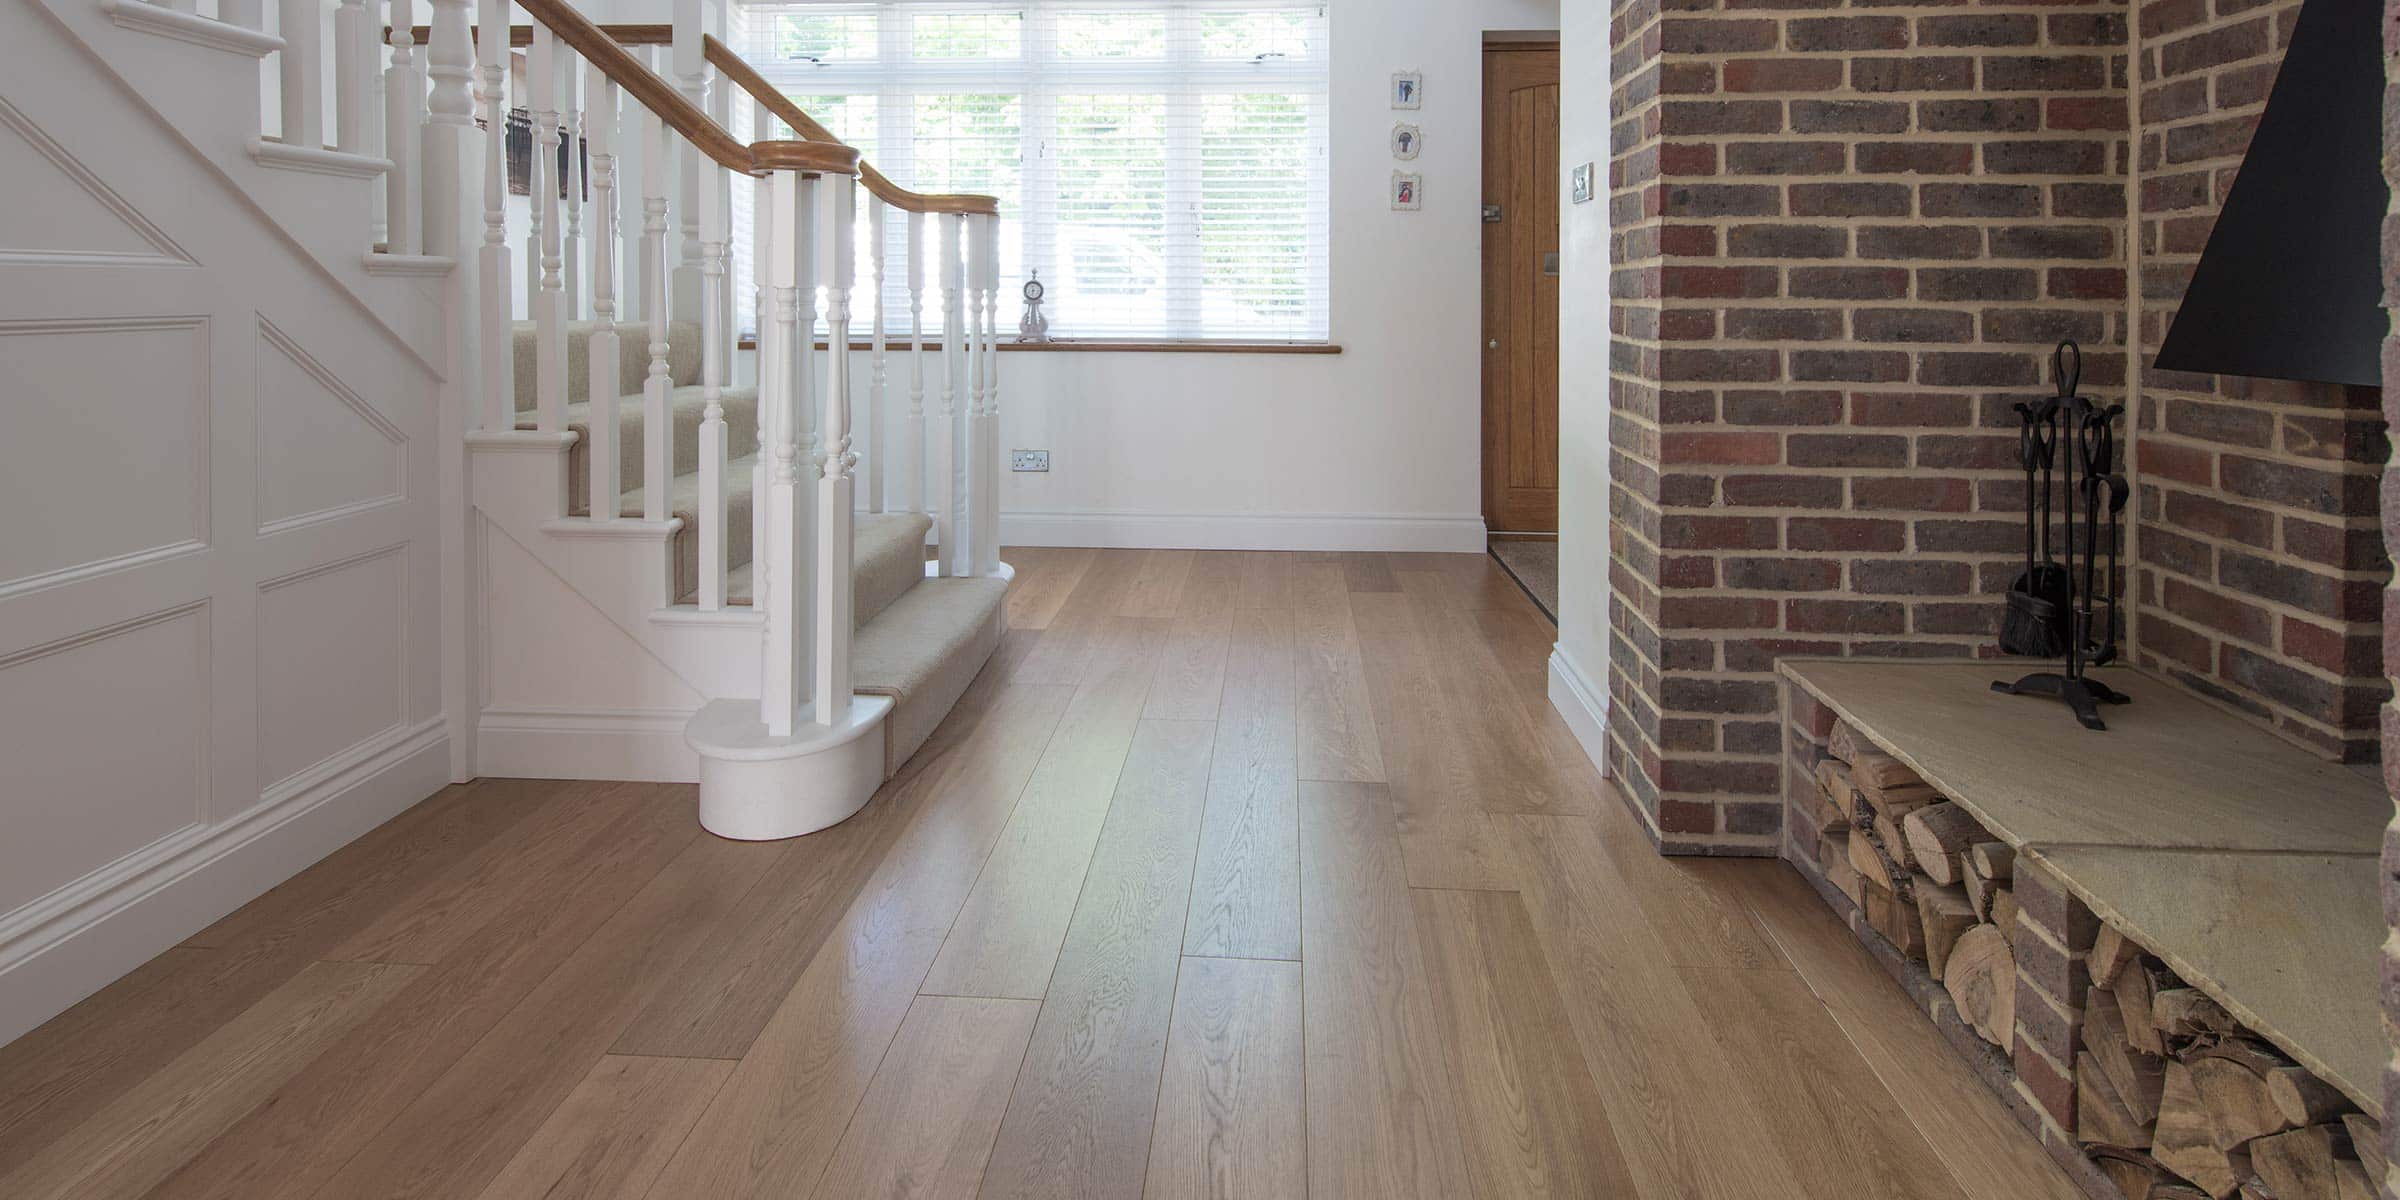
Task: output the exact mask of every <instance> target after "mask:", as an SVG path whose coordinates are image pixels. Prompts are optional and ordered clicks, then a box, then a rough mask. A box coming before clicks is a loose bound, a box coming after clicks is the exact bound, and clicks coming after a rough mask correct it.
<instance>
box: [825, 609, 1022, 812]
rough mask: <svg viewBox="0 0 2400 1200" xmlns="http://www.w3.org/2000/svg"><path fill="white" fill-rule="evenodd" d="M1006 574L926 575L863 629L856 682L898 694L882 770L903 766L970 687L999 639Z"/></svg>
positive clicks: (853, 667) (856, 649)
mask: <svg viewBox="0 0 2400 1200" xmlns="http://www.w3.org/2000/svg"><path fill="white" fill-rule="evenodd" d="M1007 601H1008V581H1007V580H1004V579H984V578H964V579H961V578H948V579H924V580H920V581H918V583H917V585H916V586H915V587H912V588H910V589H909V590H908V593H907V594H906V595H904V596H901V597H900V598H899V599H898V600H895V601H893V602H892V604H891V606H890V607H889V608H886V609H884V610H883V612H882V613H881V614H880V615H878V616H877V617H876V618H875V619H874V620H873V621H870V622H868V623H867V624H866V625H865V626H864V627H862V628H861V629H860V630H859V632H858V640H857V641H856V642H854V643H852V653H851V659H850V672H851V681H852V683H851V686H852V687H853V688H854V689H855V690H857V691H860V692H865V693H868V694H870V695H877V696H890V697H893V701H894V702H893V705H892V715H891V716H890V717H889V718H888V719H887V720H886V723H885V725H884V733H883V737H884V759H885V762H884V771H885V773H886V774H889V773H890V772H892V771H894V770H897V769H898V768H899V765H900V764H901V763H904V762H906V761H908V757H909V755H912V754H915V753H916V752H917V747H919V746H922V745H924V744H925V739H926V738H928V737H930V736H932V734H933V730H934V727H935V726H937V725H939V724H941V721H942V718H943V717H944V716H946V715H948V713H949V712H950V707H951V706H952V705H953V704H956V703H957V702H958V698H959V696H960V695H962V694H963V693H965V691H966V690H967V685H968V684H969V683H972V682H974V680H975V676H976V675H977V674H978V673H979V672H981V671H982V670H983V664H984V662H985V661H986V660H988V659H989V658H991V656H992V652H993V651H994V650H996V649H998V648H999V646H1000V635H1001V633H1002V632H1003V631H1004V630H1005V627H1006V620H1005V618H1004V617H1003V615H1002V610H1003V608H1004V607H1005V605H1006V604H1007Z"/></svg>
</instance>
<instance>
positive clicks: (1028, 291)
mask: <svg viewBox="0 0 2400 1200" xmlns="http://www.w3.org/2000/svg"><path fill="white" fill-rule="evenodd" d="M1043 291H1044V289H1043V287H1042V273H1041V272H1040V271H1035V272H1034V273H1033V275H1032V277H1031V278H1028V279H1027V280H1026V281H1025V288H1024V292H1025V316H1024V319H1022V320H1020V321H1018V322H1017V340H1018V341H1020V342H1046V341H1049V340H1050V318H1048V317H1045V316H1043V315H1042V293H1043Z"/></svg>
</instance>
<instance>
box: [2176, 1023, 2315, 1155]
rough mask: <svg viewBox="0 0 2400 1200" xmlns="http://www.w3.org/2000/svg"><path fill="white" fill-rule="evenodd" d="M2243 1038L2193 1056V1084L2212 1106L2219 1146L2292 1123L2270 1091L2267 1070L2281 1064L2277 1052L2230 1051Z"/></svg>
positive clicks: (2235, 1143) (2211, 1121)
mask: <svg viewBox="0 0 2400 1200" xmlns="http://www.w3.org/2000/svg"><path fill="white" fill-rule="evenodd" d="M2241 1045H2242V1043H2240V1042H2229V1043H2227V1044H2226V1046H2219V1047H2211V1048H2210V1049H2209V1050H2207V1051H2205V1052H2203V1053H2200V1054H2196V1055H2194V1056H2193V1057H2192V1059H2191V1060H2190V1066H2191V1069H2192V1085H2193V1086H2194V1087H2196V1088H2198V1089H2199V1091H2200V1104H2201V1107H2203V1108H2206V1109H2207V1110H2208V1120H2209V1126H2210V1127H2211V1128H2212V1129H2213V1130H2215V1137H2216V1145H2217V1149H2219V1150H2231V1149H2233V1148H2234V1147H2236V1146H2239V1145H2241V1144H2242V1143H2244V1142H2247V1141H2250V1140H2251V1139H2253V1138H2260V1137H2265V1136H2266V1135H2268V1134H2270V1133H2281V1132H2282V1131H2284V1130H2286V1129H2290V1128H2291V1127H2292V1122H2290V1121H2286V1120H2284V1119H2283V1114H2282V1113H2281V1112H2279V1111H2277V1110H2276V1107H2275V1101H2274V1100H2273V1099H2272V1098H2270V1097H2269V1096H2268V1095H2267V1076H2266V1072H2267V1071H2268V1070H2271V1069H2273V1068H2274V1067H2275V1066H2277V1065H2280V1060H2278V1059H2276V1058H2274V1057H2273V1056H2271V1055H2269V1056H2261V1055H2257V1054H2244V1053H2238V1052H2237V1053H2226V1052H2225V1051H2226V1050H2227V1048H2228V1047H2239V1046H2241Z"/></svg>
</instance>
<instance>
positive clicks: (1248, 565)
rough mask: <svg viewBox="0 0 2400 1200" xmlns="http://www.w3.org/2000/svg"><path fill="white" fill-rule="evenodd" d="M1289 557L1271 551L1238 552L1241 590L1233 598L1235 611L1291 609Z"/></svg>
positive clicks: (1290, 565)
mask: <svg viewBox="0 0 2400 1200" xmlns="http://www.w3.org/2000/svg"><path fill="white" fill-rule="evenodd" d="M1292 566H1293V563H1292V556H1291V555H1289V554H1278V553H1276V552H1274V551H1272V550H1245V551H1242V576H1241V590H1240V591H1239V592H1237V593H1236V594H1235V596H1234V599H1233V603H1234V607H1236V608H1290V607H1291V606H1292Z"/></svg>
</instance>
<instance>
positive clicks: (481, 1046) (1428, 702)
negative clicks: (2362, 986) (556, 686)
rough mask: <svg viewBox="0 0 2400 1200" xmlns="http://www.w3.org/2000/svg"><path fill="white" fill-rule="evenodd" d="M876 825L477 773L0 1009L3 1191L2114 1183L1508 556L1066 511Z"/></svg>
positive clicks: (1954, 1192)
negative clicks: (1589, 712) (1626, 800)
mask: <svg viewBox="0 0 2400 1200" xmlns="http://www.w3.org/2000/svg"><path fill="white" fill-rule="evenodd" d="M1007 557H1008V558H1009V560H1010V561H1011V562H1012V563H1014V564H1015V565H1016V566H1017V569H1018V572H1019V574H1018V579H1017V582H1016V585H1015V588H1014V589H1013V591H1012V593H1011V595H1010V600H1009V620H1010V624H1011V627H1012V628H1011V632H1010V634H1009V637H1008V641H1007V643H1006V644H1005V646H1004V647H1003V648H1002V650H1001V652H1000V654H999V655H998V656H997V657H995V658H994V660H993V662H992V664H991V666H990V667H988V668H987V669H986V670H985V671H984V673H983V675H982V676H981V678H979V679H978V680H977V681H976V683H975V685H974V687H973V688H972V689H971V690H970V691H969V693H968V695H967V696H966V698H965V699H964V700H962V701H961V703H960V704H959V706H958V708H957V710H956V711H955V712H954V713H952V715H951V717H950V719H949V720H948V721H946V722H945V723H944V724H943V726H942V728H941V729H940V730H939V731H937V732H936V734H935V736H934V738H933V740H932V741H931V742H929V743H928V744H927V745H926V747H925V748H924V749H923V750H922V751H920V752H919V753H918V755H917V756H916V758H915V759H913V760H912V761H911V762H910V763H909V764H908V765H907V767H906V768H905V769H903V770H902V772H901V773H900V775H899V776H898V777H897V778H895V779H893V780H892V781H891V782H890V783H889V784H887V785H886V786H885V788H884V789H883V791H882V792H881V793H879V794H878V795H877V797H876V799H875V800H874V801H873V802H872V803H871V804H870V805H869V806H868V808H867V809H866V810H865V811H864V812H862V813H860V814H859V815H858V816H857V817H854V818H852V819H851V820H850V821H848V822H846V823H844V824H843V825H841V826H838V827H836V828H834V829H832V830H827V831H825V832H822V833H819V834H816V835H812V836H810V837H807V838H801V839H798V840H795V841H790V842H781V843H767V844H749V843H736V842H727V841H722V840H719V839H717V838H713V837H710V836H707V835H706V834H704V833H702V832H701V831H700V830H699V829H698V827H697V825H696V824H695V823H694V821H693V820H692V815H691V808H692V799H693V797H692V789H691V788H689V787H683V786H670V785H651V784H586V783H561V782H545V781H528V780H482V781H478V782H476V783H473V784H469V785H466V786H463V787H457V788H451V789H448V790H446V791H444V792H442V793H441V794H439V795H437V796H434V797H432V798H430V799H428V800H426V801H425V802H424V803H422V804H420V805H418V806H416V807H415V808H413V809H411V810H410V811H409V812H407V813H404V814H402V815H401V816H400V817H398V818H397V819H395V820H393V821H392V822H390V823H389V824H387V825H385V826H383V827H382V828H380V829H378V830H376V831H374V832H373V833H370V834H369V835H367V836H366V837H364V838H362V839H360V840H359V841H357V842H355V843H353V844H352V845H350V846H348V847H345V848H344V849H342V850H341V851H339V852H337V853H335V854H334V855H332V856H331V857H329V858H327V859H326V860H325V861H323V862H321V863H319V864H317V865H316V866H314V867H312V868H310V869H309V870H308V871H305V872H303V873H302V874H300V875H299V876H297V877H295V878H294V879H292V880H290V881H289V882H287V883H285V884H283V885H282V886H280V887H278V888H276V889H274V890H273V891H271V892H269V893H268V894H267V895H265V896H262V897H260V898H259V899H258V900H257V901H255V902H253V903H251V904H249V905H247V906H245V907H244V908H242V909H241V910H240V911H238V912H235V913H233V914H231V915H230V916H228V917H226V918H225V919H223V920H221V921H218V922H217V923H215V924H214V925H212V926H210V927H209V928H208V929H206V930H203V931H201V932H200V933H198V934H196V935H194V936H193V937H192V938H190V939H189V940H187V941H186V942H185V943H184V944H183V945H180V946H177V947H175V948H174V949H171V950H169V951H167V952H166V953H164V954H162V955H160V956H159V957H158V958H157V959H154V960H153V961H151V962H149V963H147V964H144V965H143V966H142V967H140V968H139V969H137V970H135V971H134V972H132V973H131V974H129V975H127V976H126V977H125V978H124V979H121V980H119V981H118V982H116V983H114V984H111V985H110V986H109V987H107V988H104V989H102V990H101V991H100V992H99V993H97V994H95V995H93V996H92V997H90V998H89V999H87V1000H85V1001H84V1002H83V1003H81V1004H79V1005H77V1006H76V1007H74V1008H73V1009H71V1010H69V1011H68V1012H66V1013H64V1014H61V1015H60V1016H59V1017H58V1018H56V1019H55V1020H52V1021H51V1022H49V1023H48V1024H46V1025H44V1026H42V1027H41V1028H39V1029H37V1030H34V1031H33V1032H32V1033H29V1034H27V1035H26V1036H24V1037H23V1038H20V1039H18V1040H17V1041H16V1042H14V1043H12V1044H10V1045H7V1046H4V1047H0V1197H7V1198H9V1200H42V1198H49V1197H128V1198H130V1197H157V1198H170V1197H173V1198H181V1197H201V1196H211V1197H239V1198H241V1200H256V1198H268V1197H286V1198H291V1200H303V1198H309V1197H318V1198H325V1200H390V1198H398V1197H421V1198H425V1200H444V1198H449V1197H461V1198H467V1200H475V1198H478V1197H480V1198H481V1200H513V1198H516V1197H568V1196H575V1197H624V1198H641V1197H650V1198H653V1200H716V1198H720V1197H723V1198H735V1197H762V1198H763V1197H774V1198H776V1200H810V1198H812V1197H814V1198H817V1200H860V1198H875V1200H882V1198H890V1197H941V1198H952V1197H955V1198H959V1200H965V1198H968V1197H977V1196H984V1197H995V1198H1001V1197H1009V1198H1026V1200H1074V1198H1079V1197H1095V1198H1112V1197H1123V1198H1127V1200H1132V1198H1137V1197H1145V1196H1146V1197H1150V1198H1152V1200H1166V1198H1169V1197H1174V1198H1178V1200H1180V1198H1183V1197H1199V1198H1212V1200H1242V1198H1249V1197H1318V1198H1321V1200H1331V1198H1335V1197H1346V1198H1356V1200H1399V1198H1403V1197H1423V1198H1425V1200H1463V1198H1474V1197H1481V1198H1485V1200H1497V1198H1502V1197H1519V1196H1525V1197H1627V1196H1659V1197H1670V1196H1671V1197H1687V1196H1688V1197H1727V1198H1731V1197H1751V1196H1755V1197H1762V1198H1763V1197H1775V1198H1782V1197H1792V1196H1805V1197H1826V1198H1834V1197H1841V1198H1861V1200H1866V1198H1873V1197H1895V1198H1911V1200H1913V1198H1918V1197H1925V1198H1932V1197H1943V1198H1949V1197H1959V1198H1964V1200H2000V1198H2002V1197H2007V1198H2010V1200H2021V1198H2024V1197H2036V1198H2042V1200H2051V1198H2055V1200H2073V1198H2074V1197H2075V1196H2076V1195H2077V1194H2078V1193H2076V1191H2075V1190H2074V1188H2073V1187H2072V1186H2071V1185H2070V1184H2069V1183H2068V1182H2067V1181H2066V1179H2065V1177H2064V1176H2063V1175H2061V1174H2060V1173H2059V1172H2058V1171H2057V1170H2056V1169H2055V1168H2054V1167H2053V1166H2052V1165H2051V1164H2050V1162H2049V1161H2048V1159H2047V1158H2046V1157H2045V1156H2044V1155H2043V1153H2042V1151H2041V1149H2040V1148H2039V1147H2038V1146H2037V1145H2036V1144H2035V1143H2034V1142H2033V1140H2032V1139H2031V1138H2029V1137H2027V1136H2026V1135H2025V1134H2024V1133H2023V1132H2022V1131H2021V1130H2020V1129H2019V1128H2018V1127H2017V1126H2016V1124H2015V1123H2014V1121H2013V1120H2012V1119H2011V1118H2010V1117H2009V1115H2008V1113H2007V1112H2006V1111H2005V1110H2004V1109H2003V1108H2002V1107H2001V1106H2000V1104H1999V1103H1998V1102H1997V1101H1995V1100H1994V1099H1993V1098H1992V1097H1991V1096H1990V1095H1989V1094H1987V1093H1986V1092H1985V1091H1984V1090H1983V1088H1982V1086H1981V1085H1980V1084H1979V1083H1977V1082H1976V1080H1975V1079H1974V1078H1973V1077H1972V1076H1971V1075H1969V1074H1968V1072H1967V1070H1966V1068H1965V1067H1964V1066H1962V1065H1960V1064H1959V1063H1957V1062H1956V1061H1955V1060H1954V1059H1953V1058H1951V1056H1950V1055H1949V1054H1948V1053H1947V1052H1946V1050H1945V1049H1944V1048H1943V1046H1942V1045H1941V1042H1940V1039H1939V1038H1938V1037H1937V1036H1935V1035H1934V1033H1933V1031H1932V1029H1931V1028H1930V1027H1929V1026H1927V1025H1925V1024H1924V1022H1923V1021H1922V1019H1921V1018H1919V1017H1918V1016H1917V1015H1916V1014H1915V1013H1914V1012H1912V1011H1911V1010H1910V1009H1909V1007H1908V1005H1907V1003H1906V1001H1905V1000H1904V999H1902V998H1901V996H1900V995H1899V993H1898V992H1897V990H1896V989H1894V988H1893V987H1892V986H1891V984H1890V983H1889V981H1888V980H1886V979H1885V978H1884V977H1883V975H1882V973H1881V972H1880V970H1879V969H1878V968H1877V967H1876V966H1875V964H1874V963H1873V962H1872V961H1871V960H1870V959H1869V958H1868V957H1867V955H1866V954H1865V952H1864V951H1862V950H1860V949H1859V947H1858V946H1857V945H1856V944H1855V943H1853V942H1852V941H1851V940H1850V938H1849V935H1848V934H1847V933H1846V932H1844V931H1843V930H1842V929H1841V928H1840V927H1839V926H1838V925H1837V924H1836V923H1835V922H1834V920H1833V918H1832V916H1831V915H1830V914H1829V913H1827V912H1826V911H1825V909H1824V908H1823V906H1822V905H1820V904H1818V903H1817V902H1816V900H1815V897H1814V895H1813V894H1812V893H1810V892H1809V891H1808V889H1807V888H1806V887H1805V886H1804V885H1802V884H1801V883H1800V881H1799V878H1798V877H1797V876H1796V875H1794V874H1792V873H1791V872H1790V871H1789V870H1788V869H1787V868H1785V867H1783V866H1781V865H1779V864H1776V863H1772V862H1758V861H1705V862H1700V861H1690V860H1669V859H1661V858H1659V857H1657V856H1656V855H1655V854H1653V853H1651V851H1650V849H1649V847H1648V845H1647V843H1646V842H1645V841H1644V840H1643V838H1642V835H1641V833H1640V830H1639V828H1638V827H1637V825H1636V824H1635V819H1634V818H1633V817H1632V816H1631V815H1630V814H1629V813H1628V812H1627V811H1626V810H1625V808H1624V807H1623V805H1622V804H1621V803H1620V802H1619V801H1618V799H1617V798H1616V797H1615V796H1614V795H1613V794H1612V793H1611V792H1610V791H1609V789H1608V785H1607V784H1605V783H1604V782H1603V781H1602V780H1601V779H1600V778H1599V776H1598V775H1597V773H1596V772H1595V771H1594V770H1593V769H1592V767H1591V765H1590V764H1589V763H1588V762H1587V761H1586V760H1585V759H1584V757H1583V756H1582V754H1581V752H1580V750H1579V749H1578V748H1577V747H1576V746H1575V743H1574V740H1573V738H1572V736H1571V735H1570V734H1569V733H1568V731H1567V729H1566V727H1565V725H1564V724H1563V723H1562V722H1561V721H1560V720H1559V719H1558V717H1557V715H1556V714H1555V713H1552V712H1551V711H1550V710H1549V708H1548V705H1547V703H1546V702H1545V701H1544V699H1543V695H1544V661H1543V660H1544V658H1545V656H1546V655H1547V654H1548V652H1549V643H1550V641H1551V640H1552V636H1553V635H1552V632H1551V630H1550V629H1549V626H1548V625H1547V624H1546V623H1545V622H1544V620H1543V618H1542V617H1541V616H1540V615H1539V613H1538V612H1537V611H1536V610H1535V609H1534V607H1533V605H1532V603H1531V602H1530V601H1528V600H1527V599H1526V598H1525V597H1524V596H1523V595H1522V594H1521V593H1519V592H1518V591H1517V590H1516V589H1515V587H1514V586H1513V585H1511V584H1510V583H1509V582H1508V580H1507V579H1506V577H1505V576H1503V575H1502V574H1501V573H1500V572H1499V569H1498V567H1497V566H1496V564H1494V563H1492V562H1491V561H1490V560H1489V559H1486V558H1483V557H1481V556H1473V555H1432V554H1388V555H1387V554H1276V553H1263V552H1216V551H1191V550H1148V551H1145V550H1081V549H1055V548H1052V549H1028V550H1024V551H1019V552H1012V553H1010V554H1009V555H1008V556H1007Z"/></svg>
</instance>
